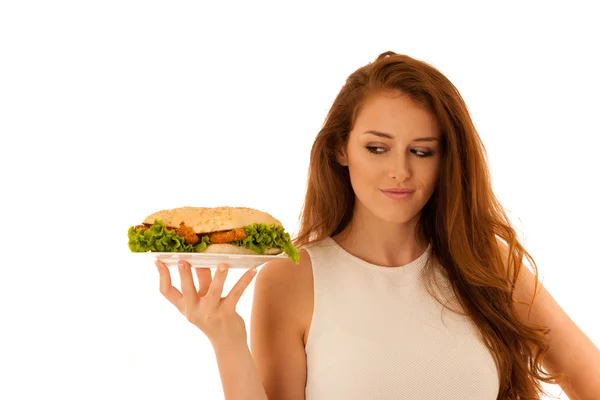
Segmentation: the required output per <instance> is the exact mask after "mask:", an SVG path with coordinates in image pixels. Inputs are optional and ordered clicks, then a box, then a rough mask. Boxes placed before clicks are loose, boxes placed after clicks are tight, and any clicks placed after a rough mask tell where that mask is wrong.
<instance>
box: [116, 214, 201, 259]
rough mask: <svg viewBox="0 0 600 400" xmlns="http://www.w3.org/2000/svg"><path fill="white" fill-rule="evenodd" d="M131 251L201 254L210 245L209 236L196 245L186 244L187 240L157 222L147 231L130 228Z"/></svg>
mask: <svg viewBox="0 0 600 400" xmlns="http://www.w3.org/2000/svg"><path fill="white" fill-rule="evenodd" d="M127 236H128V237H129V249H130V250H131V251H132V252H136V253H143V252H147V251H157V252H169V253H170V252H179V253H182V252H183V253H199V252H202V251H204V250H205V249H206V247H207V246H208V244H209V240H208V236H202V238H201V240H200V242H199V243H198V244H196V245H191V244H185V239H184V238H183V237H182V236H179V235H178V234H177V233H176V232H175V231H174V230H167V227H166V226H165V224H164V223H163V222H162V221H160V220H155V221H154V224H152V226H151V227H150V228H148V229H146V230H143V229H142V228H138V229H135V227H133V226H132V227H130V228H129V231H128V232H127Z"/></svg>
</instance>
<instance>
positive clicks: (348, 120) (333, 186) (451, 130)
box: [294, 52, 563, 400]
mask: <svg viewBox="0 0 600 400" xmlns="http://www.w3.org/2000/svg"><path fill="white" fill-rule="evenodd" d="M382 91H400V92H402V93H405V94H407V95H409V96H411V98H412V99H413V100H415V101H417V102H420V103H421V104H423V105H425V106H426V107H427V108H428V109H429V110H430V112H431V113H432V114H433V115H434V116H435V117H436V118H437V121H438V124H439V126H440V129H441V136H442V141H441V150H442V158H441V165H440V176H439V181H438V182H437V185H436V189H435V191H434V193H433V195H432V197H431V198H430V200H429V201H428V202H427V204H426V205H425V206H424V208H423V210H422V213H421V218H420V221H419V223H418V226H417V229H418V233H420V235H419V236H420V237H424V238H426V239H427V240H428V241H429V242H430V243H431V244H432V258H434V259H435V260H436V261H437V262H438V263H439V265H440V266H441V267H442V269H443V271H444V273H445V275H446V276H447V277H448V279H449V281H450V282H451V285H452V289H453V290H454V293H455V294H456V297H457V298H458V300H459V301H460V303H461V305H462V306H463V308H464V310H465V312H466V313H467V314H468V315H469V317H470V318H471V319H472V320H473V321H474V323H475V324H476V325H477V327H478V328H479V330H480V332H481V334H482V336H483V339H484V341H485V343H486V345H487V347H488V348H489V350H490V352H491V353H492V355H493V356H494V359H495V361H496V365H497V367H498V370H499V373H500V392H499V395H498V399H520V400H525V399H539V398H540V396H541V395H543V394H545V392H544V390H543V387H542V385H541V382H546V383H554V384H555V383H559V382H561V381H562V379H563V377H562V376H561V375H558V374H557V375H551V374H548V373H546V372H545V371H544V370H543V368H542V366H541V362H542V359H543V358H544V355H545V354H546V352H547V350H548V342H547V334H548V329H547V328H544V327H538V326H533V325H529V324H527V323H524V322H522V321H520V320H519V319H518V318H517V316H516V314H515V311H514V305H513V295H514V287H515V282H516V279H517V277H518V276H519V274H520V271H521V268H522V267H523V258H524V257H526V258H527V259H528V260H529V263H530V265H531V266H532V268H533V271H534V274H535V276H536V278H537V276H538V272H537V265H536V264H535V261H534V260H533V258H532V257H531V255H530V254H529V253H528V252H527V251H526V250H525V249H524V247H523V246H522V245H521V243H519V239H518V237H517V234H516V230H515V229H514V228H513V226H512V224H511V221H510V219H509V218H508V216H507V214H506V213H505V211H504V209H503V207H502V205H501V204H500V203H499V201H498V199H497V198H496V196H495V195H494V192H493V190H492V184H491V179H490V172H489V169H488V165H487V154H486V151H485V147H484V145H483V143H482V141H481V139H480V137H479V135H478V133H477V130H476V129H475V126H474V125H473V122H472V120H471V117H470V115H469V112H468V109H467V106H466V104H465V102H464V100H463V98H462V96H461V95H460V93H459V91H458V90H457V89H456V87H455V86H454V85H453V84H452V83H451V82H450V81H449V80H448V79H447V78H446V77H445V76H444V75H443V74H442V73H441V72H439V71H438V70H437V69H436V68H434V67H433V66H431V65H429V64H427V63H425V62H422V61H419V60H416V59H413V58H411V57H408V56H406V55H401V54H396V53H393V52H385V53H383V54H381V55H380V56H379V57H378V58H377V59H376V60H375V61H374V62H372V63H369V64H367V65H366V66H364V67H361V68H359V69H358V70H356V71H355V72H354V73H352V74H351V75H350V76H349V77H348V79H347V80H346V83H345V84H344V86H343V87H342V89H341V91H340V92H339V94H338V95H337V97H336V99H335V100H334V102H333V105H332V107H331V109H330V110H329V113H328V114H327V117H326V119H325V122H324V125H323V127H322V129H321V130H320V132H319V133H318V135H317V137H316V139H315V142H314V144H313V147H312V151H311V155H310V164H309V174H308V187H307V191H306V197H305V200H304V206H303V209H302V214H301V217H300V227H299V232H298V235H297V236H296V238H295V240H294V244H295V245H296V246H297V247H302V246H304V245H306V244H308V243H311V242H314V241H319V240H321V239H323V238H325V237H328V236H335V235H336V234H338V233H340V232H341V231H342V230H344V228H346V227H347V225H348V224H349V222H350V220H351V218H352V215H353V210H354V204H355V195H354V192H353V190H352V186H351V185H350V178H349V174H348V170H347V168H346V167H344V166H342V165H340V164H339V163H338V161H337V159H336V150H337V149H338V148H339V146H340V145H341V144H344V143H346V142H347V140H348V135H349V133H350V131H351V130H352V127H353V124H354V121H355V118H356V116H357V114H358V112H359V111H360V109H361V106H362V105H363V104H364V102H365V100H366V99H367V98H368V97H369V96H370V95H373V94H377V93H378V92H382ZM498 238H501V239H503V240H504V242H506V243H507V245H508V247H509V257H508V265H505V264H504V261H503V258H502V255H501V250H500V247H499V244H498ZM532 301H533V300H532Z"/></svg>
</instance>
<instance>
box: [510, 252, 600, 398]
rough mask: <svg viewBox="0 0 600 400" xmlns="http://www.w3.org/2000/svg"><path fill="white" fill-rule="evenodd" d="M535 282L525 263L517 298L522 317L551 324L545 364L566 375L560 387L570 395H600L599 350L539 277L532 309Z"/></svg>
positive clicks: (539, 324)
mask: <svg viewBox="0 0 600 400" xmlns="http://www.w3.org/2000/svg"><path fill="white" fill-rule="evenodd" d="M499 244H500V246H501V247H500V248H501V250H502V251H503V256H504V260H505V263H506V262H507V259H508V258H507V257H508V247H507V246H506V245H505V244H504V243H502V242H500V241H499ZM535 283H536V279H535V276H534V275H533V273H532V272H531V271H530V270H529V269H528V268H527V266H526V265H524V266H523V268H521V273H520V275H519V278H518V280H517V285H516V287H515V294H514V301H515V309H516V312H517V315H518V316H519V319H521V320H522V321H525V322H528V323H530V324H534V325H538V326H545V327H548V328H550V333H549V339H550V348H549V349H548V352H547V353H546V357H545V358H544V361H543V363H542V366H543V367H544V369H545V370H547V371H548V372H550V373H563V374H564V375H565V376H566V384H565V385H564V386H561V387H562V389H563V390H564V391H565V393H566V394H567V396H569V398H570V399H572V400H575V399H578V400H588V399H589V400H596V399H600V350H598V348H597V347H596V346H595V345H594V343H593V342H592V341H591V340H590V338H588V337H587V336H586V335H585V333H584V332H583V331H582V330H581V329H580V328H579V327H578V326H577V325H576V324H575V322H573V320H571V318H570V317H569V316H568V315H567V313H565V311H564V310H563V309H562V308H561V307H560V305H559V304H558V303H557V302H556V300H554V298H553V297H552V296H551V295H550V293H549V292H548V291H547V290H546V288H544V286H543V285H542V284H541V283H540V282H539V281H538V284H537V293H536V295H535V300H534V302H533V307H532V308H531V312H530V307H529V304H531V299H532V298H533V295H534V290H535Z"/></svg>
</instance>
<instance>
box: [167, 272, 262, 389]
mask: <svg viewBox="0 0 600 400" xmlns="http://www.w3.org/2000/svg"><path fill="white" fill-rule="evenodd" d="M156 266H157V267H158V271H159V273H160V292H161V293H162V294H163V296H165V297H166V298H167V299H168V300H169V301H170V302H171V303H172V304H173V305H174V306H175V307H177V309H178V310H179V311H180V312H181V313H182V314H183V315H184V316H185V317H186V318H187V319H188V321H190V322H191V323H192V324H194V325H195V326H197V327H198V328H199V329H200V330H201V331H202V332H204V334H205V335H206V336H207V338H208V339H209V340H210V342H211V344H212V346H213V349H214V351H215V355H216V357H217V365H218V367H219V373H220V375H221V382H222V386H223V392H224V394H225V399H227V400H265V399H266V398H267V396H266V393H265V390H264V388H263V386H262V383H261V381H260V378H259V376H258V373H257V370H256V365H255V364H254V361H253V359H252V356H251V355H250V350H249V349H248V343H247V340H248V339H247V335H246V326H245V324H244V320H243V319H242V317H241V316H240V315H239V314H238V313H237V312H236V310H235V307H236V305H237V303H238V301H239V299H240V297H241V296H242V294H243V292H244V290H245V289H246V288H247V287H248V285H249V284H250V282H251V281H252V279H253V277H254V275H255V273H256V270H254V269H250V270H248V271H247V272H246V273H245V274H244V275H243V276H242V277H241V278H240V280H239V281H238V282H237V283H236V284H235V285H234V286H233V288H232V289H231V290H230V292H229V294H228V295H227V296H226V297H225V298H222V297H221V296H222V293H223V286H224V283H225V278H226V277H227V270H228V268H227V265H225V264H219V266H218V267H219V268H217V271H216V272H215V276H214V279H213V278H212V276H211V271H210V269H209V268H194V269H195V272H196V275H197V276H198V283H199V286H200V287H199V288H198V289H196V287H195V284H194V279H193V277H192V271H191V267H190V265H189V264H188V263H187V262H184V261H180V264H179V274H180V277H181V292H180V291H179V290H177V289H176V288H175V287H174V286H173V285H172V283H171V274H170V271H169V268H168V267H167V266H166V265H165V264H163V263H161V262H159V261H157V263H156Z"/></svg>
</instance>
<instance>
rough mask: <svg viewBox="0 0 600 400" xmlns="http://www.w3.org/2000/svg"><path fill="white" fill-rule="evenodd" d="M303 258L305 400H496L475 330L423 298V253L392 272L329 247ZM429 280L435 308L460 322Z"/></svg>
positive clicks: (494, 381) (495, 383) (327, 243)
mask: <svg viewBox="0 0 600 400" xmlns="http://www.w3.org/2000/svg"><path fill="white" fill-rule="evenodd" d="M307 252H308V254H309V256H310V259H311V263H312V270H313V279H314V311H313V317H312V321H311V325H310V330H309V334H308V338H307V342H306V347H305V350H306V358H307V360H306V361H307V382H306V390H305V394H306V400H338V399H339V400H368V399H377V400H388V399H389V400H391V399H394V400H396V399H418V400H428V399H432V400H433V399H435V400H470V399H473V400H495V399H496V398H497V396H498V391H499V379H498V370H497V368H496V364H495V362H494V359H493V357H492V355H491V353H490V352H489V350H488V349H487V347H486V346H485V344H484V343H483V340H482V338H481V335H480V333H479V332H478V330H477V328H476V327H475V325H474V323H473V322H472V321H471V320H470V319H469V318H467V317H466V316H463V315H459V314H457V313H455V312H453V311H451V310H448V309H444V308H443V306H442V305H441V304H440V303H438V302H437V301H436V300H435V299H434V298H433V297H432V296H431V295H430V294H429V293H428V292H427V289H426V287H425V285H424V279H423V275H422V274H421V272H422V270H423V268H424V266H425V262H426V261H427V259H428V257H429V255H430V254H431V244H430V245H429V247H428V248H427V250H426V251H425V253H423V254H422V255H421V256H420V257H419V258H417V259H416V260H414V261H412V262H411V263H409V264H407V265H404V266H400V267H381V266H377V265H374V264H370V263H368V262H366V261H363V260H361V259H359V258H357V257H355V256H353V255H351V254H350V253H348V252H346V251H345V250H344V249H343V248H342V247H341V246H339V245H338V244H337V243H336V242H335V241H334V240H333V239H331V238H326V239H324V240H323V241H321V242H320V243H317V244H313V245H311V246H309V247H307ZM436 267H437V266H436ZM437 276H439V277H440V278H439V279H438V282H440V283H444V284H445V285H446V286H444V287H445V288H446V289H442V291H438V293H444V294H443V296H444V297H442V298H441V300H442V302H445V301H447V300H450V301H452V300H453V301H452V302H451V303H449V304H450V308H452V309H454V310H456V309H458V310H460V312H462V311H463V309H462V308H461V307H460V306H459V305H458V303H457V302H456V298H455V297H454V296H453V295H452V294H451V292H450V290H449V289H448V288H449V286H448V285H449V282H448V281H447V280H445V279H444V278H443V276H442V275H439V274H438V275H437Z"/></svg>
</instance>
